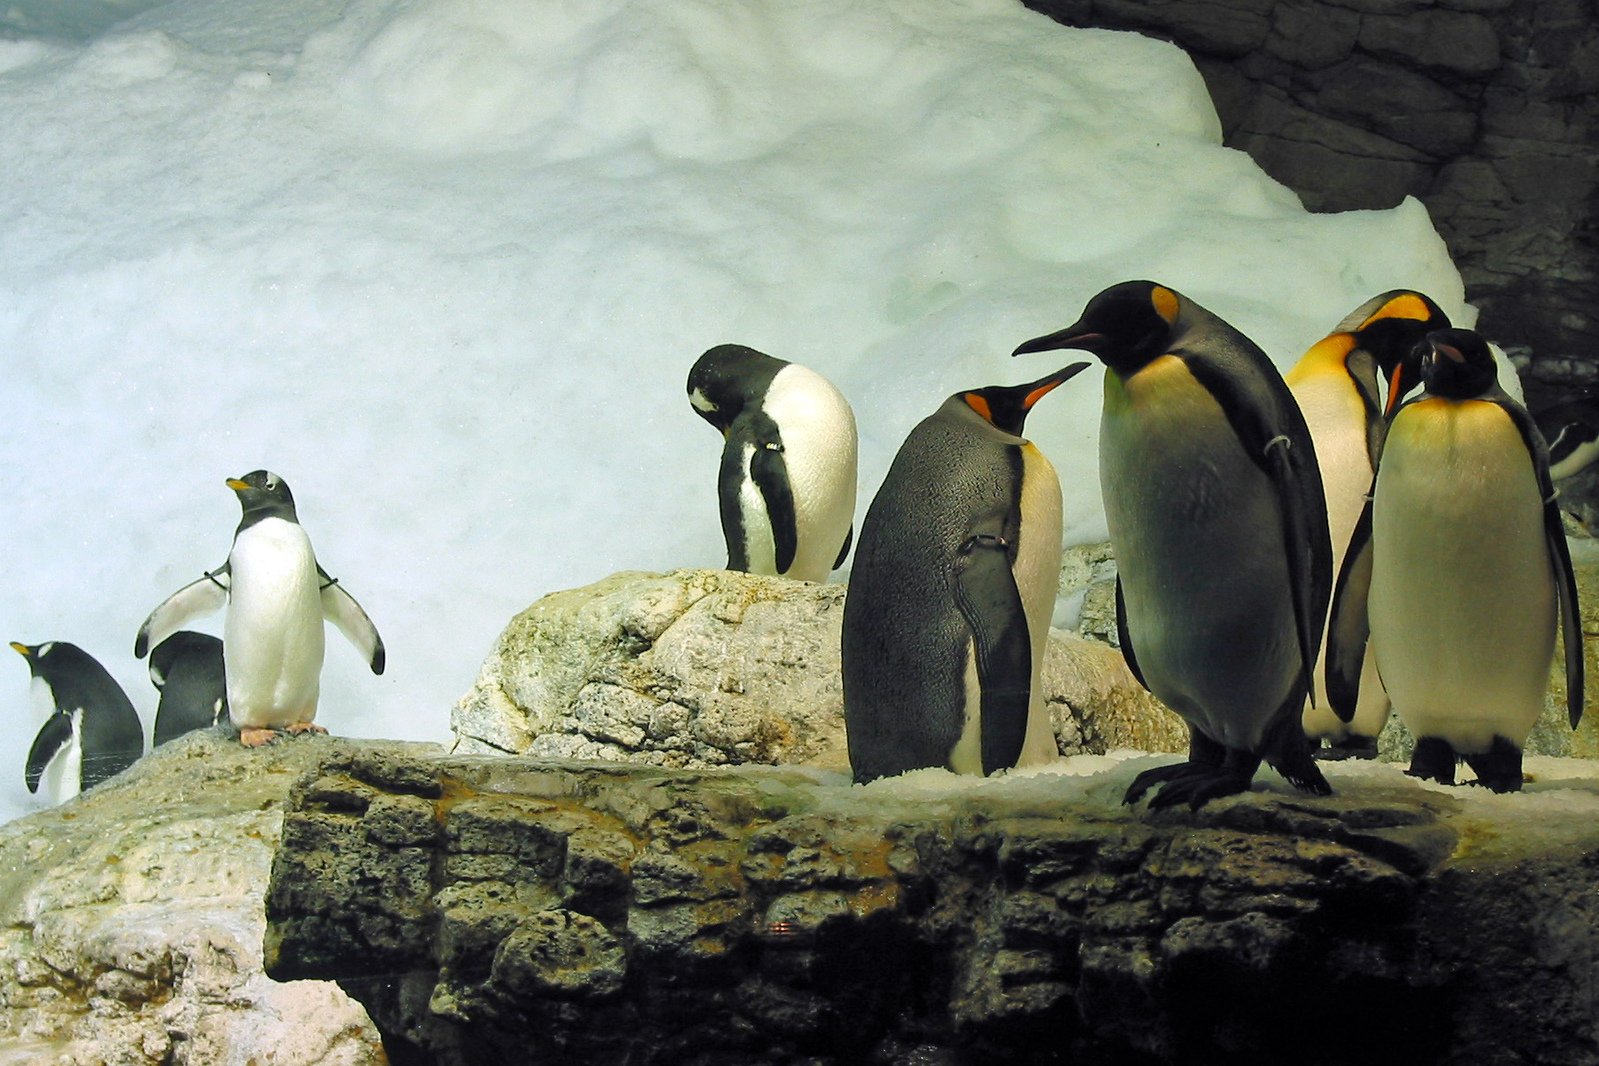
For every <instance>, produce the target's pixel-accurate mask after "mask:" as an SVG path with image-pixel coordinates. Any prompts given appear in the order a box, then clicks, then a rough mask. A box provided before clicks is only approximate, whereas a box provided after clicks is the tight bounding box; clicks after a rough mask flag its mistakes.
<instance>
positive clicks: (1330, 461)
mask: <svg viewBox="0 0 1599 1066" xmlns="http://www.w3.org/2000/svg"><path fill="white" fill-rule="evenodd" d="M1448 326H1449V319H1448V317H1447V316H1446V315H1445V314H1444V313H1443V311H1442V310H1441V309H1440V308H1439V307H1438V305H1437V304H1436V303H1434V302H1433V301H1432V300H1431V299H1430V298H1428V297H1427V296H1425V295H1423V294H1422V293H1419V292H1415V291H1414V290H1411V289H1394V290H1391V291H1389V292H1385V293H1382V294H1380V295H1378V296H1374V297H1372V298H1371V299H1370V300H1367V301H1366V302H1365V303H1363V304H1361V305H1360V306H1359V307H1357V308H1355V310H1354V311H1352V312H1350V313H1349V314H1348V315H1347V316H1345V317H1344V319H1343V321H1341V322H1339V323H1338V327H1337V328H1336V329H1335V330H1333V332H1332V333H1330V334H1328V335H1327V336H1326V337H1324V338H1323V339H1322V340H1320V341H1318V342H1317V343H1316V344H1315V345H1313V346H1312V347H1311V349H1310V350H1309V351H1308V352H1306V353H1305V354H1304V355H1303V356H1302V357H1301V358H1300V360H1299V362H1297V363H1295V364H1294V366H1293V367H1292V368H1291V369H1290V370H1289V371H1288V373H1287V374H1285V375H1284V380H1285V381H1286V382H1287V383H1288V389H1289V391H1290V392H1292V393H1293V394H1294V399H1295V400H1296V401H1297V402H1298V404H1299V410H1300V411H1301V413H1303V415H1304V416H1305V425H1306V428H1308V429H1309V430H1310V438H1311V440H1312V441H1313V442H1314V443H1315V446H1316V459H1317V461H1318V463H1319V465H1320V469H1321V485H1322V490H1323V493H1324V496H1325V499H1326V503H1327V531H1328V535H1329V537H1330V539H1331V541H1332V553H1333V554H1332V558H1333V573H1334V574H1336V573H1337V572H1338V569H1339V567H1340V566H1341V565H1342V564H1343V559H1344V549H1345V548H1347V547H1348V546H1349V538H1350V535H1351V534H1352V533H1353V532H1354V529H1355V522H1356V520H1358V519H1359V518H1360V512H1361V510H1362V509H1363V508H1364V507H1365V505H1366V495H1367V493H1368V492H1370V491H1371V482H1372V478H1373V477H1375V476H1376V471H1377V458H1378V456H1379V455H1380V454H1381V452H1382V442H1383V434H1384V432H1385V431H1386V428H1387V420H1386V418H1385V415H1386V414H1387V413H1391V411H1392V409H1393V408H1394V407H1397V406H1398V401H1399V400H1400V399H1401V398H1402V396H1403V395H1404V393H1405V392H1407V391H1409V389H1410V388H1411V387H1412V386H1413V385H1415V384H1416V383H1417V381H1418V380H1419V363H1418V362H1417V361H1416V360H1415V359H1413V358H1407V357H1409V356H1410V355H1411V353H1412V352H1413V351H1414V349H1415V348H1416V346H1417V345H1418V344H1421V343H1422V341H1423V339H1424V338H1425V337H1426V336H1427V334H1428V333H1431V332H1433V331H1434V330H1439V329H1446V328H1448ZM1379 381H1380V382H1383V383H1386V384H1387V387H1388V402H1387V405H1386V409H1385V405H1384V404H1382V402H1381V400H1380V396H1379V393H1380V388H1379ZM1325 643H1326V642H1325V639H1323V642H1322V646H1323V647H1325ZM1319 661H1320V660H1319V659H1318V662H1319ZM1388 711H1389V703H1388V694H1387V693H1386V692H1385V691H1383V687H1382V682H1381V680H1379V679H1378V677H1377V670H1376V665H1375V663H1373V662H1372V661H1371V659H1370V657H1369V656H1368V659H1367V662H1366V664H1365V669H1364V672H1363V674H1362V677H1361V681H1360V698H1359V701H1358V702H1357V704H1356V707H1355V712H1354V718H1353V720H1351V721H1349V722H1347V723H1346V722H1344V721H1343V719H1341V718H1339V717H1338V716H1337V715H1336V714H1334V713H1333V711H1332V709H1331V708H1330V707H1329V706H1328V705H1327V703H1326V701H1325V700H1324V701H1322V703H1321V705H1320V706H1311V705H1310V704H1309V703H1308V702H1307V704H1306V707H1305V713H1304V727H1305V733H1306V735H1308V736H1309V737H1310V738H1311V740H1312V741H1314V742H1319V741H1321V740H1326V741H1328V742H1329V747H1328V748H1327V749H1326V750H1325V752H1323V753H1322V754H1323V755H1324V756H1325V757H1328V758H1341V757H1347V756H1363V757H1367V758H1370V757H1372V756H1374V755H1376V753H1377V734H1378V733H1380V732H1382V727H1383V725H1384V724H1385V723H1386V722H1387V721H1388Z"/></svg>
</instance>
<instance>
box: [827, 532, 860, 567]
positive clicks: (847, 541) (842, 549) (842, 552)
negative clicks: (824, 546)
mask: <svg viewBox="0 0 1599 1066" xmlns="http://www.w3.org/2000/svg"><path fill="white" fill-rule="evenodd" d="M854 543H855V527H854V526H853V525H851V526H850V527H849V532H847V533H845V534H844V543H843V544H842V545H840V546H839V549H838V558H837V559H834V560H833V567H832V568H833V569H834V570H837V569H838V568H839V567H841V566H843V565H844V560H845V559H847V558H849V549H850V545H852V544H854Z"/></svg>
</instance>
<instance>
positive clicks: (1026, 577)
mask: <svg viewBox="0 0 1599 1066" xmlns="http://www.w3.org/2000/svg"><path fill="white" fill-rule="evenodd" d="M1088 365H1089V364H1087V363H1074V364H1072V365H1071V366H1068V367H1065V368H1063V369H1061V370H1059V371H1057V372H1056V373H1054V374H1051V375H1049V376H1048V377H1045V378H1041V379H1039V380H1038V381H1034V382H1031V383H1029V384H1026V385H1016V386H1010V387H1005V386H990V387H988V388H982V389H972V390H969V391H966V392H958V393H956V394H955V395H954V396H951V397H950V398H949V399H947V400H945V401H944V403H943V405H942V406H941V407H939V409H938V410H937V411H935V412H934V413H933V414H932V415H930V416H929V417H927V418H925V419H923V420H922V422H921V423H920V424H918V425H917V426H916V428H915V429H913V430H912V431H911V433H910V436H909V437H907V438H906V440H905V443H904V444H903V445H901V447H900V450H899V454H898V455H896V456H895V457H894V462H893V464H892V465H891V466H890V467H889V470H888V475H887V476H886V477H885V478H884V480H883V484H882V487H881V488H880V489H879V490H878V492H877V495H876V497H875V498H874V499H873V500H872V504H871V506H870V507H869V508H868V509H867V511H866V518H865V521H864V522H863V523H862V524H861V536H860V543H859V544H858V545H857V546H856V549H855V563H854V566H853V567H852V568H851V571H850V583H849V593H848V595H847V596H846V597H845V600H844V618H843V639H842V646H841V651H842V659H843V663H842V665H843V675H844V725H845V732H846V736H847V739H848V742H849V759H850V767H851V769H852V770H853V771H854V774H855V780H856V781H863V782H864V781H871V780H873V779H874V778H878V777H889V776H893V775H895V774H900V773H904V772H905V771H907V770H917V769H923V768H927V767H945V768H948V769H951V770H954V771H955V772H957V773H969V774H990V773H993V772H994V771H996V770H1001V769H1006V768H1009V767H1014V766H1026V765H1032V764H1036V763H1040V762H1045V761H1047V760H1049V759H1052V758H1054V757H1055V754H1056V746H1055V734H1054V730H1053V729H1052V728H1051V726H1050V722H1049V715H1048V713H1047V711H1045V709H1044V701H1043V694H1042V692H1041V691H1040V689H1039V685H1038V675H1039V667H1040V665H1041V664H1042V662H1043V654H1044V645H1045V641H1046V639H1047V638H1048V635H1049V619H1050V615H1051V613H1052V610H1053V608H1054V603H1055V589H1056V583H1057V581H1058V580H1059V573H1060V553H1061V491H1060V479H1059V478H1058V477H1057V476H1056V474H1055V468H1054V467H1053V466H1051V465H1050V463H1049V460H1048V459H1046V458H1045V457H1044V455H1043V453H1042V452H1040V451H1039V450H1038V449H1037V448H1036V447H1034V446H1033V444H1032V443H1030V442H1029V441H1027V440H1024V439H1023V438H1022V435H1021V434H1022V428H1023V423H1024V422H1025V420H1026V418H1027V413H1028V411H1030V410H1031V409H1032V407H1033V405H1034V404H1035V403H1037V402H1038V401H1039V399H1041V398H1042V397H1043V396H1044V395H1045V394H1047V393H1048V392H1050V390H1052V389H1054V388H1055V387H1056V386H1058V385H1060V384H1061V383H1062V382H1064V381H1067V380H1069V379H1070V378H1071V377H1073V376H1074V375H1076V374H1077V373H1078V372H1079V371H1081V370H1083V369H1085V368H1086V367H1087V366H1088Z"/></svg>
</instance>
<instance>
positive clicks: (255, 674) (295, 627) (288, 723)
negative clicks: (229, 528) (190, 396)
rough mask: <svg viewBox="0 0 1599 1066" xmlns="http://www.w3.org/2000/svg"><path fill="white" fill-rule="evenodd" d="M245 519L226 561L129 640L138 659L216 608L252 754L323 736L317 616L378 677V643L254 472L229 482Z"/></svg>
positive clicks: (279, 487) (232, 711)
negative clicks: (284, 735) (290, 738)
mask: <svg viewBox="0 0 1599 1066" xmlns="http://www.w3.org/2000/svg"><path fill="white" fill-rule="evenodd" d="M228 487H229V488H231V489H232V490H233V491H234V492H236V493H238V496H239V503H240V505H241V506H242V507H243V509H244V517H243V518H242V519H241V520H240V521H239V528H238V529H237V530H236V531H235V532H234V534H233V549H232V551H230V552H229V553H228V559H227V562H225V563H223V564H222V566H221V567H219V568H218V569H217V570H214V571H210V572H208V573H207V574H206V575H205V576H204V577H202V578H200V579H199V580H198V581H195V582H193V583H191V584H189V585H185V586H184V587H183V588H181V589H179V590H178V591H177V592H175V593H173V594H172V595H171V596H170V597H169V598H168V599H167V600H166V602H164V603H162V604H161V606H159V607H157V608H156V609H155V610H154V611H152V612H151V613H150V617H149V618H147V619H145V621H144V625H143V626H141V627H140V629H139V635H138V637H137V638H136V639H135V640H134V645H133V654H134V655H135V656H137V657H138V658H141V659H142V658H144V656H145V653H146V652H147V651H149V649H150V647H151V645H152V644H159V643H160V642H161V641H163V640H165V639H166V638H167V637H168V636H169V635H170V634H172V633H173V632H175V631H176V630H177V629H178V628H180V627H181V626H182V625H183V624H184V623H185V622H187V621H189V620H190V619H192V618H194V617H196V616H198V615H201V614H209V613H210V612H212V611H215V610H217V609H218V608H220V607H222V606H223V605H224V604H226V605H227V609H228V612H227V617H226V621H224V623H223V629H222V659H223V665H224V668H225V671H226V673H227V693H228V714H229V717H230V718H231V719H232V721H233V724H234V725H236V726H238V727H239V736H240V739H241V740H242V741H243V742H244V743H245V744H246V745H247V746H251V747H255V746H258V745H261V744H265V743H267V742H269V741H271V740H272V739H274V738H275V736H276V735H277V732H278V731H279V730H284V731H287V732H290V733H304V732H326V730H324V729H322V728H321V727H320V726H317V725H313V724H312V719H314V718H315V717H316V705H317V695H318V691H319V688H320V683H321V674H322V651H323V634H322V620H323V619H324V618H326V619H327V620H329V621H331V622H332V623H333V624H334V625H336V626H338V627H339V631H340V632H341V633H343V634H344V635H345V637H347V638H348V639H349V641H350V643H351V644H353V645H355V648H356V650H357V651H359V652H360V653H361V655H362V657H363V658H364V659H365V660H366V661H367V664H368V665H369V666H371V668H372V672H373V673H374V674H381V673H382V672H383V654H384V653H383V641H382V639H381V638H379V637H378V631H377V629H376V628H375V627H374V626H373V625H372V620H371V619H370V618H368V617H367V616H366V612H365V611H363V610H362V609H361V605H360V604H358V603H356V602H355V599H354V598H353V597H351V595H350V594H349V593H348V592H345V591H344V589H343V588H342V587H341V586H340V585H339V583H338V581H337V580H335V579H334V578H331V577H329V576H328V575H327V572H326V571H324V570H323V569H322V567H321V566H319V565H318V564H317V561H316V555H315V554H314V553H313V552H312V550H311V539H310V538H309V537H307V536H306V535H305V530H304V529H303V528H301V526H300V521H299V519H298V517H296V515H295V511H294V497H293V496H291V495H290V494H289V486H288V485H287V484H286V483H285V482H284V481H283V479H282V478H280V477H278V475H276V474H274V473H272V472H270V471H267V470H255V471H252V472H251V473H248V474H246V475H244V477H242V478H232V479H229V481H228Z"/></svg>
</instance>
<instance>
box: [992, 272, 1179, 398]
mask: <svg viewBox="0 0 1599 1066" xmlns="http://www.w3.org/2000/svg"><path fill="white" fill-rule="evenodd" d="M1182 308H1183V298H1182V297H1181V296H1179V295H1178V294H1177V293H1176V292H1174V291H1172V290H1171V289H1168V288H1166V287H1165V286H1164V285H1158V284H1156V283H1155V282H1153V281H1124V282H1121V283H1120V284H1117V285H1112V286H1111V287H1110V288H1108V289H1105V290H1104V291H1103V292H1101V293H1099V294H1098V295H1097V296H1095V297H1094V298H1093V299H1091V300H1089V301H1088V304H1087V306H1086V307H1084V308H1083V314H1082V317H1081V318H1079V319H1078V320H1077V321H1076V322H1074V323H1073V324H1071V325H1070V326H1067V327H1066V328H1065V329H1063V330H1058V331H1057V332H1055V333H1050V334H1046V335H1045V336H1042V337H1035V338H1033V339H1032V340H1030V341H1026V342H1024V343H1023V344H1021V345H1020V346H1018V347H1017V349H1016V350H1015V351H1014V352H1012V353H1011V354H1012V355H1021V354H1023V353H1024V352H1047V351H1053V350H1054V349H1057V348H1077V349H1081V350H1082V351H1085V352H1090V353H1092V354H1093V355H1095V356H1097V357H1099V359H1100V361H1101V362H1103V363H1104V364H1105V365H1106V366H1107V367H1109V368H1110V369H1111V370H1114V371H1115V372H1116V373H1117V374H1118V375H1119V376H1121V377H1123V378H1127V377H1131V376H1132V375H1133V374H1136V373H1137V372H1138V371H1139V370H1141V369H1143V368H1144V367H1145V366H1146V365H1148V364H1149V363H1150V362H1151V361H1152V360H1154V359H1157V358H1159V357H1160V356H1162V355H1164V354H1166V353H1167V352H1168V351H1170V350H1171V341H1172V333H1173V329H1174V327H1175V326H1176V325H1177V322H1178V319H1179V317H1180V316H1181V315H1182Z"/></svg>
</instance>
